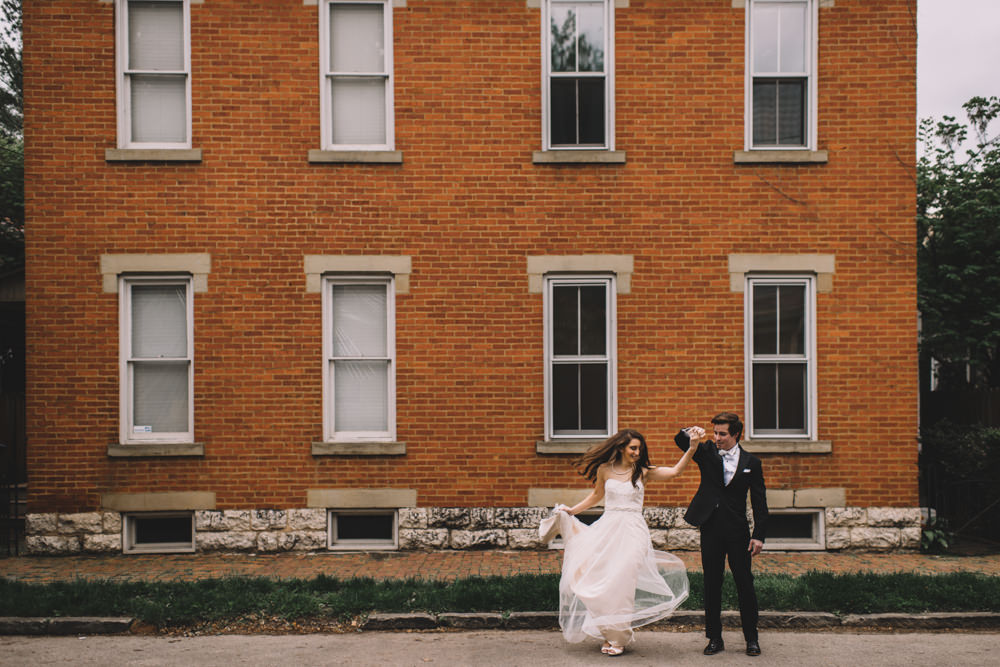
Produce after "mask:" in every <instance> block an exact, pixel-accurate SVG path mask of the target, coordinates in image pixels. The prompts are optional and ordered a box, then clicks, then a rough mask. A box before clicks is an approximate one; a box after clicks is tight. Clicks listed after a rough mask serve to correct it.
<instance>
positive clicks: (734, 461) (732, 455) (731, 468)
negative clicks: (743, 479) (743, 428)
mask: <svg viewBox="0 0 1000 667" xmlns="http://www.w3.org/2000/svg"><path fill="white" fill-rule="evenodd" d="M719 456H721V457H722V480H723V481H724V482H725V483H726V486H729V483H730V482H731V481H733V477H735V476H736V468H737V467H739V464H740V446H739V445H734V446H733V448H732V449H730V450H729V451H728V452H727V451H725V450H723V449H720V450H719Z"/></svg>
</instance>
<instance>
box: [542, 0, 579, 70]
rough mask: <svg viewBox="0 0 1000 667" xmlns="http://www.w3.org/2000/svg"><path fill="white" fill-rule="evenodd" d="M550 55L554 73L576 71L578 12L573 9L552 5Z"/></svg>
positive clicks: (550, 15)
mask: <svg viewBox="0 0 1000 667" xmlns="http://www.w3.org/2000/svg"><path fill="white" fill-rule="evenodd" d="M549 32H550V35H551V44H550V53H551V60H552V63H551V67H552V71H553V72H575V71H576V12H575V11H573V8H572V7H567V6H565V5H556V4H553V5H552V11H551V13H550V14H549Z"/></svg>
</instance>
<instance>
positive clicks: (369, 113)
mask: <svg viewBox="0 0 1000 667" xmlns="http://www.w3.org/2000/svg"><path fill="white" fill-rule="evenodd" d="M385 84H386V79H385V78H384V77H351V78H334V79H333V82H332V85H331V86H330V88H331V91H330V94H331V96H332V100H331V105H330V108H331V109H332V110H333V111H332V113H333V143H335V144H384V143H385V142H386V141H385Z"/></svg>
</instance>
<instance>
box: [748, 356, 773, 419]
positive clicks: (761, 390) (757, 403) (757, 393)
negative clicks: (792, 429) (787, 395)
mask: <svg viewBox="0 0 1000 667" xmlns="http://www.w3.org/2000/svg"><path fill="white" fill-rule="evenodd" d="M777 372H778V371H777V364H754V365H753V396H752V397H751V402H752V404H753V426H754V430H757V431H767V430H774V429H776V428H777V427H778V418H777V412H778V402H777V391H778V380H777Z"/></svg>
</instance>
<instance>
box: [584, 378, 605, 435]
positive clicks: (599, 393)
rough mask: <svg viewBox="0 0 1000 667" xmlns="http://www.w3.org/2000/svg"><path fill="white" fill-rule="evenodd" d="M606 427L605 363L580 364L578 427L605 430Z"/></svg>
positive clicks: (585, 429)
mask: <svg viewBox="0 0 1000 667" xmlns="http://www.w3.org/2000/svg"><path fill="white" fill-rule="evenodd" d="M607 427H608V367H607V366H606V365H605V364H582V365H581V366H580V429H581V430H584V431H591V430H599V431H603V430H606V429H607Z"/></svg>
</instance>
